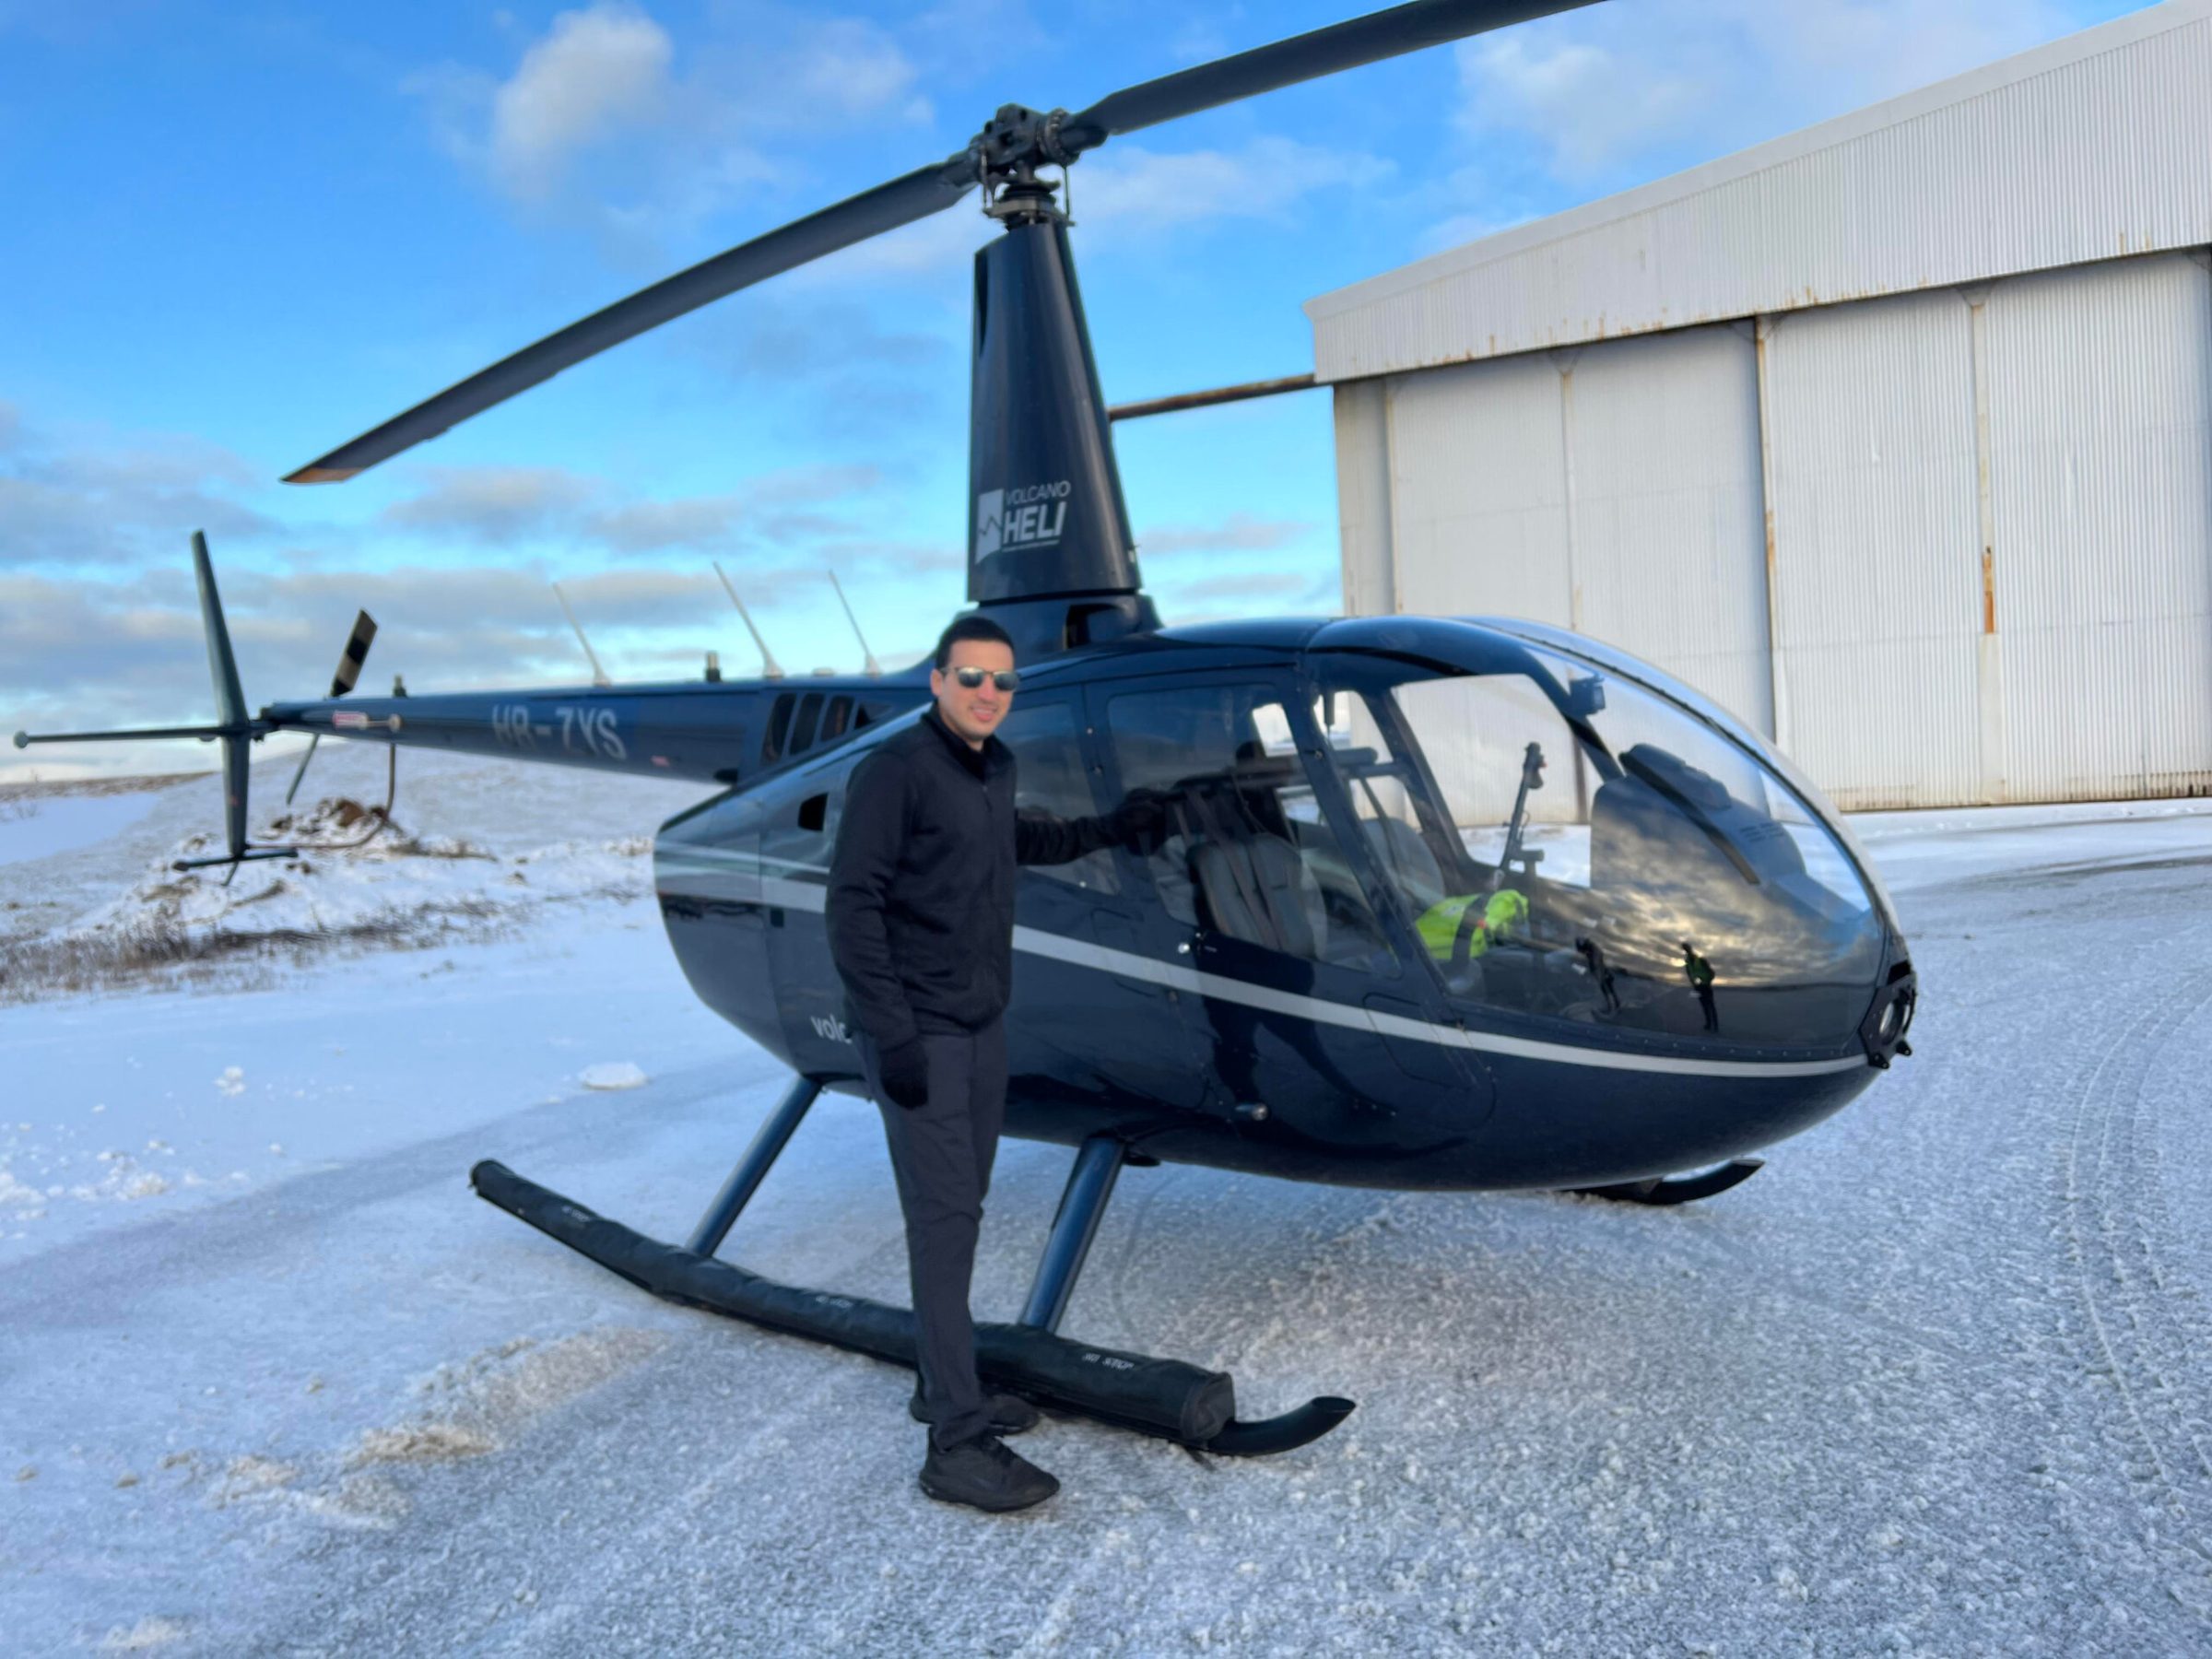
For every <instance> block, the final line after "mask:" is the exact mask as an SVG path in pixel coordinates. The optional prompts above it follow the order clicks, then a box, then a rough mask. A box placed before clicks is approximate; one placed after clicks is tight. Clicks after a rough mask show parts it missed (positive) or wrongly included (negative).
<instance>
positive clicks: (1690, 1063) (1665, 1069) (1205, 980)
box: [661, 844, 1866, 1077]
mask: <svg viewBox="0 0 2212 1659" xmlns="http://www.w3.org/2000/svg"><path fill="white" fill-rule="evenodd" d="M661 858H662V861H663V862H664V863H665V864H670V865H686V864H688V865H691V866H692V867H691V869H690V870H689V871H686V872H683V873H685V874H698V875H710V874H711V875H712V876H713V877H715V878H716V881H717V884H718V885H720V884H723V883H726V884H727V886H728V888H729V890H728V891H726V892H720V893H716V894H713V895H711V896H712V897H717V898H730V899H754V898H757V899H758V900H759V902H761V903H764V904H780V905H782V906H783V907H784V908H786V909H788V910H801V911H811V912H815V913H817V914H819V913H820V912H822V910H823V909H824V908H825V907H826V906H827V905H828V903H829V898H830V891H829V888H826V887H823V886H821V885H820V884H819V883H818V882H811V881H793V880H791V879H789V878H788V877H782V876H766V875H761V874H759V865H760V864H761V863H762V862H764V861H762V860H759V859H758V858H757V857H755V856H754V855H753V854H750V853H737V852H732V851H726V850H724V849H723V848H720V847H706V846H700V845H697V844H688V845H683V846H680V847H673V846H672V847H670V848H668V849H667V850H666V852H665V853H663V854H661ZM765 862H773V863H776V864H778V865H782V867H783V868H785V869H804V870H811V871H814V872H815V873H816V874H818V875H822V876H827V875H829V873H830V872H829V871H828V870H826V869H823V868H822V867H821V866H820V865H801V864H795V863H792V862H790V861H787V860H782V859H778V860H773V861H765ZM1014 948H1015V949H1017V950H1019V951H1024V952H1027V953H1028V954H1029V955H1030V956H1040V957H1045V958H1048V959H1051V960H1053V961H1056V962H1065V963H1067V964H1068V965H1069V966H1071V967H1076V968H1089V969H1093V970H1095V971H1098V972H1100V973H1112V974H1116V975H1119V976H1120V977H1121V978H1123V979H1133V980H1142V981H1144V982H1147V983H1148V984H1154V985H1165V986H1167V987H1169V988H1170V989H1171V990H1176V991H1182V992H1186V993H1188V994H1191V995H1194V996H1210V997H1213V998H1216V999H1217V1000H1218V1001H1221V1002H1233V1003H1241V1004H1242V1005H1243V1006H1245V1007H1248V1008H1258V1009H1261V1010H1263V1011H1264V1012H1265V1013H1269V1014H1288V1015H1290V1016H1291V1017H1293V1018H1299V1019H1311V1020H1313V1021H1315V1022H1316V1023H1318V1024H1321V1025H1334V1026H1343V1027H1346V1028H1347V1029H1348V1030H1355V1031H1365V1032H1368V1033H1370V1034H1371V1035H1374V1036H1379V1037H1397V1038H1402V1039H1404V1040H1406V1041H1411V1042H1433V1043H1436V1044H1437V1045H1439V1046H1440V1047H1443V1048H1462V1049H1471V1050H1473V1051H1474V1052H1475V1053H1483V1054H1504V1055H1509V1056H1511V1057H1512V1058H1514V1059H1519V1060H1540V1061H1544V1062H1547V1063H1548V1064H1552V1065H1589V1066H1595V1067H1598V1068H1600V1069H1603V1070H1607V1071H1633V1072H1657V1073H1663V1074H1667V1075H1671V1076H1674V1077H1826V1076H1828V1075H1830V1074H1831V1073H1834V1072H1843V1071H1850V1070H1853V1068H1854V1067H1858V1066H1863V1065H1865V1064H1866V1062H1865V1060H1864V1059H1862V1058H1859V1057H1857V1056H1855V1055H1854V1056H1849V1057H1846V1058H1844V1059H1841V1060H1723V1059H1719V1058H1717V1057H1716V1058H1713V1059H1710V1060H1693V1059H1686V1058H1683V1057H1680V1056H1677V1055H1674V1054H1635V1053H1623V1052H1622V1051H1621V1050H1619V1049H1601V1048H1584V1047H1582V1046H1580V1045H1579V1044H1575V1043H1569V1042H1542V1041H1537V1040H1535V1038H1530V1037H1508V1036H1505V1035H1503V1034H1502V1033H1500V1032H1497V1031H1470V1030H1466V1029H1465V1028H1464V1027H1461V1026H1453V1025H1439V1024H1437V1023H1436V1022H1434V1021H1433V1020H1426V1019H1408V1018H1406V1017H1405V1016H1404V1015H1402V1014H1380V1013H1377V1012H1375V1011H1374V1010H1373V1009H1371V1008H1361V1007H1356V1006H1353V1005H1351V1004H1349V1003H1339V1002H1331V1001H1329V1000H1328V999H1327V998H1325V997H1320V996H1306V995H1302V994H1300V993H1298V992H1295V991H1277V990H1276V989H1274V988H1273V987H1271V986H1267V985H1255V984H1253V982H1251V981H1250V980H1241V979H1230V978H1229V977H1228V976H1227V975H1224V974H1219V973H1207V972H1206V971H1203V970H1202V969H1197V968H1191V967H1186V966H1183V965H1182V964H1180V963H1175V962H1162V961H1160V960H1159V959H1156V958H1153V957H1147V956H1138V955H1137V954H1135V952H1134V951H1127V950H1115V949H1113V948H1112V947H1110V946H1105V945H1093V944H1091V943H1090V942H1089V941H1088V940H1087V939H1071V938H1069V937H1068V936H1067V935H1065V934H1055V933H1043V932H1041V931H1039V930H1038V929H1036V928H1034V927H1017V928H1015V930H1014Z"/></svg>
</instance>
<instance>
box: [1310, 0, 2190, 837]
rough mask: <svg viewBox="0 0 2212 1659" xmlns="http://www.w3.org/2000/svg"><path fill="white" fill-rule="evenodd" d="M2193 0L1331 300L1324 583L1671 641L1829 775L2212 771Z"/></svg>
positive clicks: (1418, 607)
mask: <svg viewBox="0 0 2212 1659" xmlns="http://www.w3.org/2000/svg"><path fill="white" fill-rule="evenodd" d="M2208 116H2212V0H2169V3H2168V4H2166V5H2162V6H2152V7H2150V8H2149V9H2147V10H2145V11H2142V12H2139V13H2136V14H2135V15H2133V16H2130V17H2127V18H2122V19H2120V20H2118V21H2115V22H2112V23H2108V24H2104V25H2101V26H2100V27H2098V28H2095V29H2089V30H2087V31H2086V32H2084V33H2081V34H2077V35H2074V36H2071V37H2069V38H2067V39H2065V40H2062V41H2055V42H2053V43H2052V44H2050V45H2048V46H2044V47H2041V48H2039V49H2037V50H2034V51H2031V52H2028V53H2022V54H2020V55H2019V56H2017V57H2013V58H2008V59H2006V60H2005V61H2003V62H2001V63H1997V64H1993V65H1988V66H1987V67H1985V68H1983V69H1980V70H1977V71H1975V72H1973V73H1971V74H1969V75H1963V76H1959V77H1958V78H1956V79H1953V80H1948V81H1945V82H1943V83H1942V84H1940V85H1937V86H1934V87H1929V88H1924V89H1923V90H1921V91H1918V92H1914V93H1912V94H1910V95H1908V96H1905V97H1902V98H1898V99H1893V100H1889V101H1888V102H1887V103H1882V104H1877V105H1876V106H1874V107H1872V108H1870V109H1866V110H1863V111H1860V112H1857V113H1855V114H1852V115H1847V116H1844V117H1842V118H1841V119H1839V120H1835V121H1830V122H1827V123H1824V124H1821V125H1818V126H1815V127H1811V128H1808V129H1806V131H1804V132H1800V133H1796V134H1794V135H1789V136H1787V137H1783V138H1779V139H1776V140H1774V141H1773V142H1771V143H1769V144H1765V145H1762V146H1759V147H1757V148H1755V149H1750V150H1747V151H1744V152H1743V153H1741V154H1739V155H1735V156H1730V157H1727V158H1725V159H1722V160H1719V161H1715V162H1712V163H1711V164H1709V165H1707V166H1704V167H1700V168H1698V169H1695V170H1694V171H1689V172H1686V173H1682V174H1679V175H1677V177H1674V178H1669V179H1664V180H1661V181H1659V182H1655V183H1653V184H1649V185H1646V186H1643V187H1642V188H1640V189H1637V190H1633V191H1630V192H1628V193H1626V194H1621V195H1617V196H1614V197H1611V198H1609V199H1606V200H1604V201H1599V202H1594V203H1591V204H1589V205H1587V206H1582V207H1579V208H1576V209H1574V210H1572V211H1571V212H1567V213H1562V214H1559V215H1557V216H1556V217H1554V218H1548V219H1545V220H1542V221H1540V222H1537V223H1534V224H1528V225H1524V226H1521V227H1519V228H1517V229H1512V230H1508V231H1505V232H1502V233H1501V234H1499V235H1496V236H1491V237H1488V238H1486V239H1485V240H1483V241H1477V242H1474V243H1472V244H1469V245H1467V246H1465V247H1461V248H1455V249H1453V250H1452V251H1450V252H1448V253H1440V254H1437V255H1436V256H1434V257H1433V258H1430V259H1425V260H1422V261H1420V262H1419V263H1418V264H1415V265H1407V266H1406V267H1404V268H1403V269H1400V270H1396V271H1392V272H1389V273H1387V274H1386V275H1383V276H1381V277H1374V278H1371V280H1369V281H1366V282H1362V283H1359V284H1357V285H1355V286H1353V287H1350V288H1343V289H1340V290H1338V291H1336V292H1335V293H1332V294H1327V295H1324V296H1323V297H1322V298H1320V299H1317V300H1312V302H1310V303H1309V304H1308V305H1307V307H1306V311H1307V313H1308V315H1309V317H1310V318H1311V319H1312V324H1313V330H1314V368H1315V373H1316V378H1317V379H1318V380H1319V381H1321V382H1324V383H1327V384H1332V385H1333V386H1334V387H1335V412H1336V466H1337V480H1338V488H1339V499H1340V506H1341V515H1342V530H1343V538H1344V539H1343V551H1344V583H1345V601H1346V606H1347V610H1350V611H1354V612H1359V613H1366V614H1376V613H1388V612H1393V611H1406V612H1423V613H1429V614H1432V615H1447V616H1449V615H1481V614H1488V615H1505V616H1520V617H1527V618H1535V619H1536V620H1539V621H1544V622H1549V623H1554V624H1558V625H1560V626H1565V627H1570V628H1573V629H1578V630H1580V631H1583V632H1585V633H1589V634H1593V635H1595V636H1597V637H1598V638H1600V639H1602V640H1605V641H1608V642H1610V643H1612V644H1615V645H1618V646H1619V647H1621V648H1622V649H1624V650H1627V651H1630V652H1632V653H1636V654H1638V655H1640V656H1643V657H1646V658H1649V659H1651V660H1652V661H1653V662H1655V663H1657V664H1658V665H1661V666H1662V667H1664V668H1665V669H1667V670H1668V671H1670V672H1671V673H1673V674H1675V675H1677V676H1678V677H1681V678H1683V679H1686V680H1688V681H1689V682H1690V683H1691V684H1693V685H1695V686H1698V687H1700V688H1702V689H1704V690H1705V691H1707V692H1708V693H1710V694H1712V696H1714V697H1715V698H1717V699H1718V700H1720V701H1721V702H1723V703H1724V704H1725V705H1727V706H1728V707H1729V708H1730V709H1732V710H1733V711H1734V712H1735V713H1736V714H1738V715H1739V716H1741V717H1742V718H1743V719H1745V720H1747V721H1748V722H1749V723H1750V724H1753V725H1756V726H1758V727H1759V728H1760V729H1761V730H1763V731H1765V732H1767V733H1769V734H1771V735H1772V736H1773V737H1774V738H1775V739H1776V740H1777V741H1778V743H1779V744H1780V746H1781V747H1782V748H1783V750H1784V751H1785V752H1786V753H1788V754H1789V755H1790V756H1791V757H1792V758H1793V759H1795V760H1796V761H1797V762H1798V763H1799V764H1800V765H1801V766H1802V767H1804V768H1805V769H1806V771H1809V772H1810V773H1811V774H1812V776H1813V777H1814V778H1815V779H1816V780H1817V781H1818V782H1819V783H1820V784H1821V785H1822V786H1823V787H1824V788H1825V789H1826V790H1828V791H1829V793H1830V794H1831V795H1832V797H1833V798H1834V799H1835V800H1836V801H1837V802H1838V803H1839V804H1840V805H1841V806H1845V807H1849V808H1873V807H1894V806H1948V805H1957V804H1960V803H1976V802H2000V801H2055V800H2084V799H2103V798H2118V797H2133V796H2155V795H2176V794H2204V793H2207V792H2212V257H2208V251H2207V244H2212V130H2208V128H2207V118H2208Z"/></svg>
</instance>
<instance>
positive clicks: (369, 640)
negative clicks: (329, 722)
mask: <svg viewBox="0 0 2212 1659" xmlns="http://www.w3.org/2000/svg"><path fill="white" fill-rule="evenodd" d="M375 642H376V618H374V617H372V616H371V615H370V614H369V613H368V612H367V611H362V612H360V613H359V615H358V616H356V617H355V618H354V619H353V632H352V633H351V634H349V635H348V636H347V640H346V650H345V653H344V654H342V655H341V656H340V657H339V658H338V669H337V672H336V673H335V674H334V675H332V676H331V677H330V694H331V695H332V696H333V697H343V696H345V695H346V693H347V692H348V691H350V690H352V689H353V688H354V685H355V683H356V682H358V681H359V679H360V677H361V665H362V664H363V663H366V662H367V661H368V660H369V647H370V646H371V645H372V644H374V643H375Z"/></svg>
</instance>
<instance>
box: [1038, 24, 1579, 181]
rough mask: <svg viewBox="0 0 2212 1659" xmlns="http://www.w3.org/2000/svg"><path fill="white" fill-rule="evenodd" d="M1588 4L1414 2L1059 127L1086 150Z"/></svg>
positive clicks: (1263, 50)
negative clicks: (1243, 101) (1343, 72)
mask: <svg viewBox="0 0 2212 1659" xmlns="http://www.w3.org/2000/svg"><path fill="white" fill-rule="evenodd" d="M1593 3H1594V0H1413V4H1411V5H1409V6H1393V7H1391V9H1390V10H1388V11H1379V12H1371V13H1370V14H1369V15H1368V16H1366V17H1364V18H1352V19H1351V21H1349V22H1348V23H1333V24H1331V25H1330V26H1329V27H1328V28H1326V29H1314V30H1313V31H1312V33H1310V34H1302V35H1293V36H1292V37H1291V38H1290V39H1289V40H1287V41H1276V42H1275V44H1274V45H1272V46H1258V47H1254V48H1253V50H1252V51H1250V52H1240V53H1237V55H1236V56H1234V57H1226V58H1222V59H1220V60H1218V62H1216V63H1211V64H1200V65H1197V67H1195V68H1193V69H1182V70H1178V71H1177V72H1176V73H1175V74H1173V75H1163V76H1160V77H1159V79H1158V80H1149V81H1146V82H1145V83H1144V84H1143V85H1141V86H1135V87H1127V88H1124V89H1123V90H1121V91H1119V92H1113V93H1109V94H1108V95H1107V96H1106V97H1104V98H1101V99H1100V100H1099V101H1098V102H1097V103H1095V104H1092V105H1091V106H1090V108H1089V109H1088V110H1085V111H1083V112H1080V113H1079V114H1076V115H1071V116H1069V117H1068V118H1067V120H1066V121H1065V123H1064V124H1063V125H1062V128H1061V130H1062V132H1063V133H1064V134H1065V141H1066V142H1067V143H1068V145H1069V147H1071V148H1081V149H1088V148H1090V147H1092V146H1093V145H1097V144H1102V143H1104V142H1105V140H1106V139H1107V138H1109V137H1111V136H1112V135H1114V134H1116V133H1134V132H1135V131H1136V130H1137V129H1138V128H1140V127H1148V126H1155V125H1157V124H1159V123H1160V122H1163V121H1172V120H1174V119H1175V118H1176V117H1177V116H1179V115H1193V114H1195V113H1197V112H1199V111H1200V110H1210V109H1212V108H1214V107H1215V106H1216V105H1217V104H1225V103H1233V102H1235V101H1236V100H1238V99H1240V98H1252V97H1255V96H1257V95H1258V94H1259V93H1262V92H1272V91H1274V90H1275V89H1276V88H1278V87H1292V86H1296V85H1297V84H1298V83H1299V82H1300V81H1307V80H1313V79H1316V78H1317V77H1319V76H1324V75H1334V74H1335V73H1336V71H1337V70H1339V69H1357V68H1358V67H1359V65H1362V64H1373V63H1379V62H1381V61H1382V59H1384V58H1391V57H1397V56H1399V55H1400V54H1401V53H1408V52H1418V51H1419V50H1420V49H1421V48H1422V47H1424V46H1441V45H1442V44H1443V43H1444V42H1445V41H1457V40H1464V39H1465V37H1466V36H1468V35H1474V34H1481V33H1483V32H1485V31H1486V30H1488V29H1503V28H1505V27H1506V26H1507V25H1509V24H1512V23H1525V22H1527V21H1528V20H1529V19H1530V18H1546V17H1549V16H1550V15H1551V14H1552V13H1554V12H1563V11H1572V10H1573V9H1574V8H1575V7H1577V6H1589V5H1592V4H1593Z"/></svg>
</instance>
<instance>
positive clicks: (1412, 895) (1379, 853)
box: [1360, 818, 1445, 916]
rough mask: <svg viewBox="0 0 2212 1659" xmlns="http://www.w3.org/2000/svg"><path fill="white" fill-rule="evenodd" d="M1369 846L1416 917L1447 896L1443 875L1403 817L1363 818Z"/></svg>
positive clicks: (1413, 829) (1424, 844)
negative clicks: (1409, 904) (1409, 903)
mask: <svg viewBox="0 0 2212 1659" xmlns="http://www.w3.org/2000/svg"><path fill="white" fill-rule="evenodd" d="M1360 828H1361V829H1363V830H1365V831H1366V832H1367V844H1368V846H1369V848H1370V849H1371V851H1372V852H1373V853H1374V855H1375V862H1376V863H1377V864H1379V865H1382V868H1383V871H1384V873H1385V874H1387V875H1388V876H1389V877H1390V879H1391V880H1392V882H1394V884H1395V885H1396V887H1397V889H1398V891H1399V892H1401V893H1403V894H1405V895H1406V899H1407V900H1409V901H1410V902H1411V904H1412V906H1413V912H1414V914H1416V915H1417V916H1418V915H1419V914H1420V913H1421V912H1423V911H1425V910H1427V909H1428V908H1429V907H1430V905H1432V904H1434V903H1436V902H1438V901H1439V900H1441V899H1442V898H1444V897H1445V893H1444V872H1443V870H1442V868H1441V866H1440V865H1438V864H1437V862H1436V854H1435V853H1431V852H1430V850H1429V843H1428V842H1427V841H1423V840H1422V839H1421V832H1420V831H1419V830H1416V829H1415V828H1414V827H1413V826H1412V825H1411V824H1408V823H1406V821H1405V820H1404V819H1402V818H1363V819H1361V820H1360Z"/></svg>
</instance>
